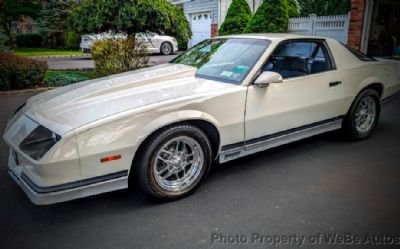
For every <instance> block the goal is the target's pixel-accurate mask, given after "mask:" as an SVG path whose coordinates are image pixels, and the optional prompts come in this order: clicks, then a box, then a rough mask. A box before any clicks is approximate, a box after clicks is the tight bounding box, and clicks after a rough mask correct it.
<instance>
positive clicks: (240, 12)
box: [219, 0, 252, 35]
mask: <svg viewBox="0 0 400 249" xmlns="http://www.w3.org/2000/svg"><path fill="white" fill-rule="evenodd" d="M251 17H252V13H251V10H250V7H249V4H248V3H247V1H246V0H233V1H232V4H231V6H230V7H229V9H228V13H227V15H226V18H225V21H224V23H223V24H222V25H221V29H220V30H219V34H220V35H231V34H241V33H243V31H244V30H245V28H246V26H247V24H248V23H249V21H250V20H251Z"/></svg>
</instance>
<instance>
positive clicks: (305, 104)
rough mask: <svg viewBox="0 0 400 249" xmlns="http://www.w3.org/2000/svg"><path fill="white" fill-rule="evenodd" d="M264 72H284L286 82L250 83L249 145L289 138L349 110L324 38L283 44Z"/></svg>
mask: <svg viewBox="0 0 400 249" xmlns="http://www.w3.org/2000/svg"><path fill="white" fill-rule="evenodd" d="M262 70H263V71H275V72H277V73H280V74H281V75H282V76H283V79H284V80H283V82H282V83H276V84H270V85H269V86H268V87H266V88H260V87H257V86H255V85H250V86H249V87H248V94H247V102H246V115H245V138H246V149H254V147H253V146H254V145H257V144H258V143H260V142H262V141H263V140H269V139H273V138H277V137H282V136H285V137H286V138H288V139H290V137H288V135H290V134H296V132H297V134H298V132H299V131H301V130H305V129H310V128H312V127H313V126H317V125H323V124H324V123H325V122H326V123H329V122H333V121H335V120H336V119H338V117H339V116H340V115H341V114H342V113H344V103H343V99H344V88H343V85H342V84H341V76H340V74H339V73H338V72H337V71H336V70H335V65H334V60H333V58H332V57H331V55H330V51H329V48H328V47H327V46H326V44H325V42H323V41H319V40H315V41H313V40H307V41H304V40H300V41H289V42H284V43H282V44H280V45H278V46H277V48H276V49H275V51H274V52H273V54H272V56H271V57H270V58H269V59H268V61H267V62H266V63H265V65H264V67H263V68H262ZM336 125H337V124H336ZM310 131H312V130H310ZM305 137H306V136H305ZM282 143H284V142H282ZM271 147H272V146H271Z"/></svg>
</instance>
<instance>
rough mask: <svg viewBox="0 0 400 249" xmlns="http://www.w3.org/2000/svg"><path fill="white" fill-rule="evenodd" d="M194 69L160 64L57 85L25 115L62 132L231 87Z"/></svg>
mask: <svg viewBox="0 0 400 249" xmlns="http://www.w3.org/2000/svg"><path fill="white" fill-rule="evenodd" d="M195 73H196V69H195V68H193V67H189V66H185V65H180V64H164V65H160V66H155V67H151V68H146V69H141V70H136V71H132V72H127V73H123V74H118V75H113V76H110V77H106V78H100V79H96V80H90V81H85V82H81V83H76V84H73V85H69V86H66V87H61V88H57V89H54V90H51V91H48V92H45V93H42V94H39V95H36V96H34V97H32V98H30V99H29V100H28V101H27V103H26V105H25V108H24V110H25V115H26V116H28V117H29V118H31V119H33V120H35V121H36V122H38V123H39V124H41V125H43V126H45V127H47V128H49V129H51V130H53V131H54V132H56V133H57V134H59V135H63V134H65V133H66V132H68V131H71V130H72V129H74V128H77V127H80V126H83V125H85V124H88V123H91V122H95V121H97V120H100V119H103V118H106V117H108V116H111V115H114V114H118V113H121V112H125V111H128V110H132V109H134V108H139V107H143V106H146V105H151V104H156V103H160V102H163V101H167V100H171V99H177V98H181V97H187V96H195V95H198V94H202V93H206V92H210V91H216V90H220V89H225V88H229V87H233V85H232V84H227V83H221V82H216V81H211V80H206V79H201V78H196V77H195Z"/></svg>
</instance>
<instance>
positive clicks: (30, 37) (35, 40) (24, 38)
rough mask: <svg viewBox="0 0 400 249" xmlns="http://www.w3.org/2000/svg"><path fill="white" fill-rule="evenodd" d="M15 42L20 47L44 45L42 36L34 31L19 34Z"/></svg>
mask: <svg viewBox="0 0 400 249" xmlns="http://www.w3.org/2000/svg"><path fill="white" fill-rule="evenodd" d="M15 43H16V44H17V46H18V47H20V48H39V47H40V46H41V45H42V37H41V36H40V35H39V34H33V33H32V34H22V35H17V36H16V37H15Z"/></svg>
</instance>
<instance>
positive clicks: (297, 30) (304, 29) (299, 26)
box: [288, 14, 350, 44]
mask: <svg viewBox="0 0 400 249" xmlns="http://www.w3.org/2000/svg"><path fill="white" fill-rule="evenodd" d="M349 23H350V14H348V15H338V16H317V15H310V16H309V17H299V18H290V20H289V29H288V32H289V33H292V34H299V35H312V36H322V37H329V38H333V39H336V40H338V41H339V42H342V43H344V44H346V43H347V38H348V31H349Z"/></svg>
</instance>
